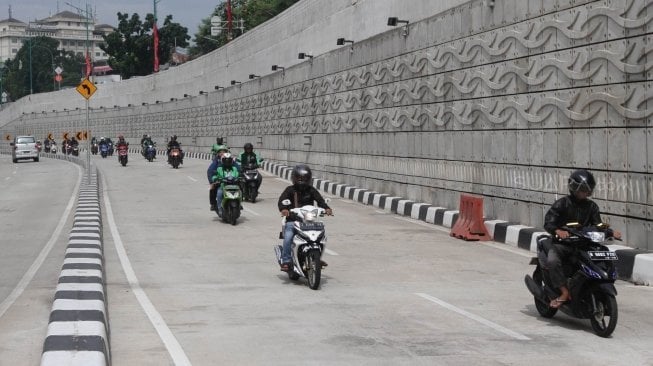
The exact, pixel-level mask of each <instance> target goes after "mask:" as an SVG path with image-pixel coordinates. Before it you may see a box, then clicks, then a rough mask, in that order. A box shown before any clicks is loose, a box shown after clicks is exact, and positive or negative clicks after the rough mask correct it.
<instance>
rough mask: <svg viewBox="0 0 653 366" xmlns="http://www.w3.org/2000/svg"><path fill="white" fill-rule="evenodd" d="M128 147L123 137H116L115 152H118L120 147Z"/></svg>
mask: <svg viewBox="0 0 653 366" xmlns="http://www.w3.org/2000/svg"><path fill="white" fill-rule="evenodd" d="M121 146H124V147H129V143H128V142H127V141H125V136H123V135H118V142H117V143H116V150H120V147H121Z"/></svg>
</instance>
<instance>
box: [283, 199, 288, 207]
mask: <svg viewBox="0 0 653 366" xmlns="http://www.w3.org/2000/svg"><path fill="white" fill-rule="evenodd" d="M281 204H282V205H284V206H290V200H289V199H285V200H283V201H281Z"/></svg>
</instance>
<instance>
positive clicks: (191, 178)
mask: <svg viewBox="0 0 653 366" xmlns="http://www.w3.org/2000/svg"><path fill="white" fill-rule="evenodd" d="M187 177H188V179H190V180H192V181H193V182H197V179H195V178H193V177H191V176H190V175H187Z"/></svg>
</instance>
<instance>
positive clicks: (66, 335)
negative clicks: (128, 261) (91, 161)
mask: <svg viewBox="0 0 653 366" xmlns="http://www.w3.org/2000/svg"><path fill="white" fill-rule="evenodd" d="M43 157H48V158H57V159H61V160H67V161H71V162H73V163H77V164H79V165H82V166H83V165H84V164H83V161H82V160H81V159H78V158H75V157H70V156H65V155H51V154H43ZM97 174H98V173H97V169H96V168H95V167H94V166H91V174H90V180H89V179H88V178H89V177H88V175H87V174H84V176H83V177H82V184H81V186H80V189H79V193H78V200H77V207H76V209H75V214H74V219H73V220H74V221H73V226H72V228H71V230H70V233H69V236H68V246H67V248H66V254H65V258H64V262H63V266H62V267H61V273H60V275H59V279H58V283H57V288H56V291H55V295H54V301H53V304H52V310H51V312H50V319H49V324H48V330H47V334H46V338H45V341H44V342H43V354H42V356H41V365H42V366H50V365H52V366H60V365H80V366H81V365H84V366H104V365H110V364H111V347H110V344H109V334H110V332H109V317H108V313H107V305H106V304H107V302H106V301H107V296H106V283H105V271H104V247H103V238H102V212H101V209H100V199H99V186H98V176H97Z"/></svg>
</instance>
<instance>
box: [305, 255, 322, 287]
mask: <svg viewBox="0 0 653 366" xmlns="http://www.w3.org/2000/svg"><path fill="white" fill-rule="evenodd" d="M306 268H307V270H308V273H307V277H308V287H310V288H311V289H312V290H317V289H318V287H320V278H321V274H322V265H321V264H320V252H319V251H318V250H311V251H310V252H308V254H307V255H306Z"/></svg>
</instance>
